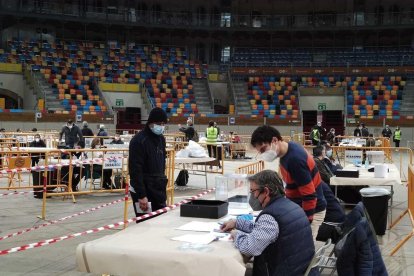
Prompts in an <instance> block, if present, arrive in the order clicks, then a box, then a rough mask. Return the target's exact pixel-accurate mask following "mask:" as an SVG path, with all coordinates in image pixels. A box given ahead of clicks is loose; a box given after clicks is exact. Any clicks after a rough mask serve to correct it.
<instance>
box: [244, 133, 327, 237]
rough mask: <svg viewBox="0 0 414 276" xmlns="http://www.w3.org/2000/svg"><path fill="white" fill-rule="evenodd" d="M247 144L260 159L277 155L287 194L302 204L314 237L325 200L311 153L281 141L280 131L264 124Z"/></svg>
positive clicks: (294, 144)
mask: <svg viewBox="0 0 414 276" xmlns="http://www.w3.org/2000/svg"><path fill="white" fill-rule="evenodd" d="M250 143H251V145H252V146H253V147H255V148H256V150H257V151H258V152H259V153H261V159H263V160H265V161H267V162H272V161H274V160H275V159H276V158H280V172H281V174H282V178H283V180H284V181H285V183H286V189H285V191H286V197H287V198H288V199H290V200H292V201H293V202H295V203H297V204H299V205H300V206H302V209H303V210H304V211H305V213H306V215H307V216H308V219H309V222H311V223H312V225H311V226H312V233H313V234H314V236H315V237H316V234H317V231H318V228H319V226H320V225H321V223H322V222H323V219H324V217H325V210H326V200H325V197H324V195H323V191H322V187H321V183H322V179H321V176H320V174H319V171H318V168H317V167H316V165H315V161H314V160H313V158H312V156H311V155H310V154H309V153H308V152H307V151H306V150H305V149H304V148H303V146H302V145H299V144H297V143H294V142H285V141H283V139H282V136H281V135H280V132H279V131H278V130H277V129H275V128H274V127H271V126H267V125H264V126H261V127H258V128H257V129H256V130H255V131H254V132H253V134H252V138H251V141H250Z"/></svg>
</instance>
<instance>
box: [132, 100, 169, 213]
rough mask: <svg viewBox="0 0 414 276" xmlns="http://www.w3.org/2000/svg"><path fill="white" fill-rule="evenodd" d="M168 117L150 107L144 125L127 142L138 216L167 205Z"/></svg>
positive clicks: (133, 198) (159, 110)
mask: <svg viewBox="0 0 414 276" xmlns="http://www.w3.org/2000/svg"><path fill="white" fill-rule="evenodd" d="M167 121H168V118H167V114H166V113H165V111H164V110H163V109H162V108H159V107H156V108H154V109H152V110H151V112H150V114H149V117H148V121H147V123H146V125H145V128H144V129H143V130H142V131H140V132H138V133H137V134H136V135H135V136H134V137H133V138H132V140H131V142H130V144H129V160H128V166H129V173H130V177H131V183H130V192H131V197H132V200H133V202H134V211H135V214H136V215H137V216H139V215H140V214H142V213H144V212H149V211H151V210H152V211H155V210H158V209H161V208H164V207H165V206H166V200H167V193H166V187H167V177H166V176H165V159H166V150H165V138H164V136H163V132H164V128H165V124H166V123H167ZM149 203H151V204H149Z"/></svg>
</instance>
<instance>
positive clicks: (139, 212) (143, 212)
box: [134, 201, 152, 214]
mask: <svg viewBox="0 0 414 276" xmlns="http://www.w3.org/2000/svg"><path fill="white" fill-rule="evenodd" d="M134 204H135V208H136V209H137V213H138V214H146V213H151V212H152V206H151V202H148V209H147V210H146V211H143V210H141V208H140V207H139V202H138V201H137V202H135V203H134Z"/></svg>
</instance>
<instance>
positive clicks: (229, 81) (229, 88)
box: [227, 70, 238, 114]
mask: <svg viewBox="0 0 414 276" xmlns="http://www.w3.org/2000/svg"><path fill="white" fill-rule="evenodd" d="M227 79H228V85H229V87H228V90H230V91H227V93H228V94H229V95H230V96H231V100H232V101H233V105H234V114H237V109H238V108H237V103H236V93H235V92H234V85H233V78H232V75H231V73H230V70H228V71H227Z"/></svg>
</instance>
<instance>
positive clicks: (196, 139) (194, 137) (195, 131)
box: [191, 129, 199, 143]
mask: <svg viewBox="0 0 414 276" xmlns="http://www.w3.org/2000/svg"><path fill="white" fill-rule="evenodd" d="M191 140H193V141H194V142H197V143H198V140H199V137H198V132H197V130H195V129H194V135H193V139H191Z"/></svg>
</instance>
